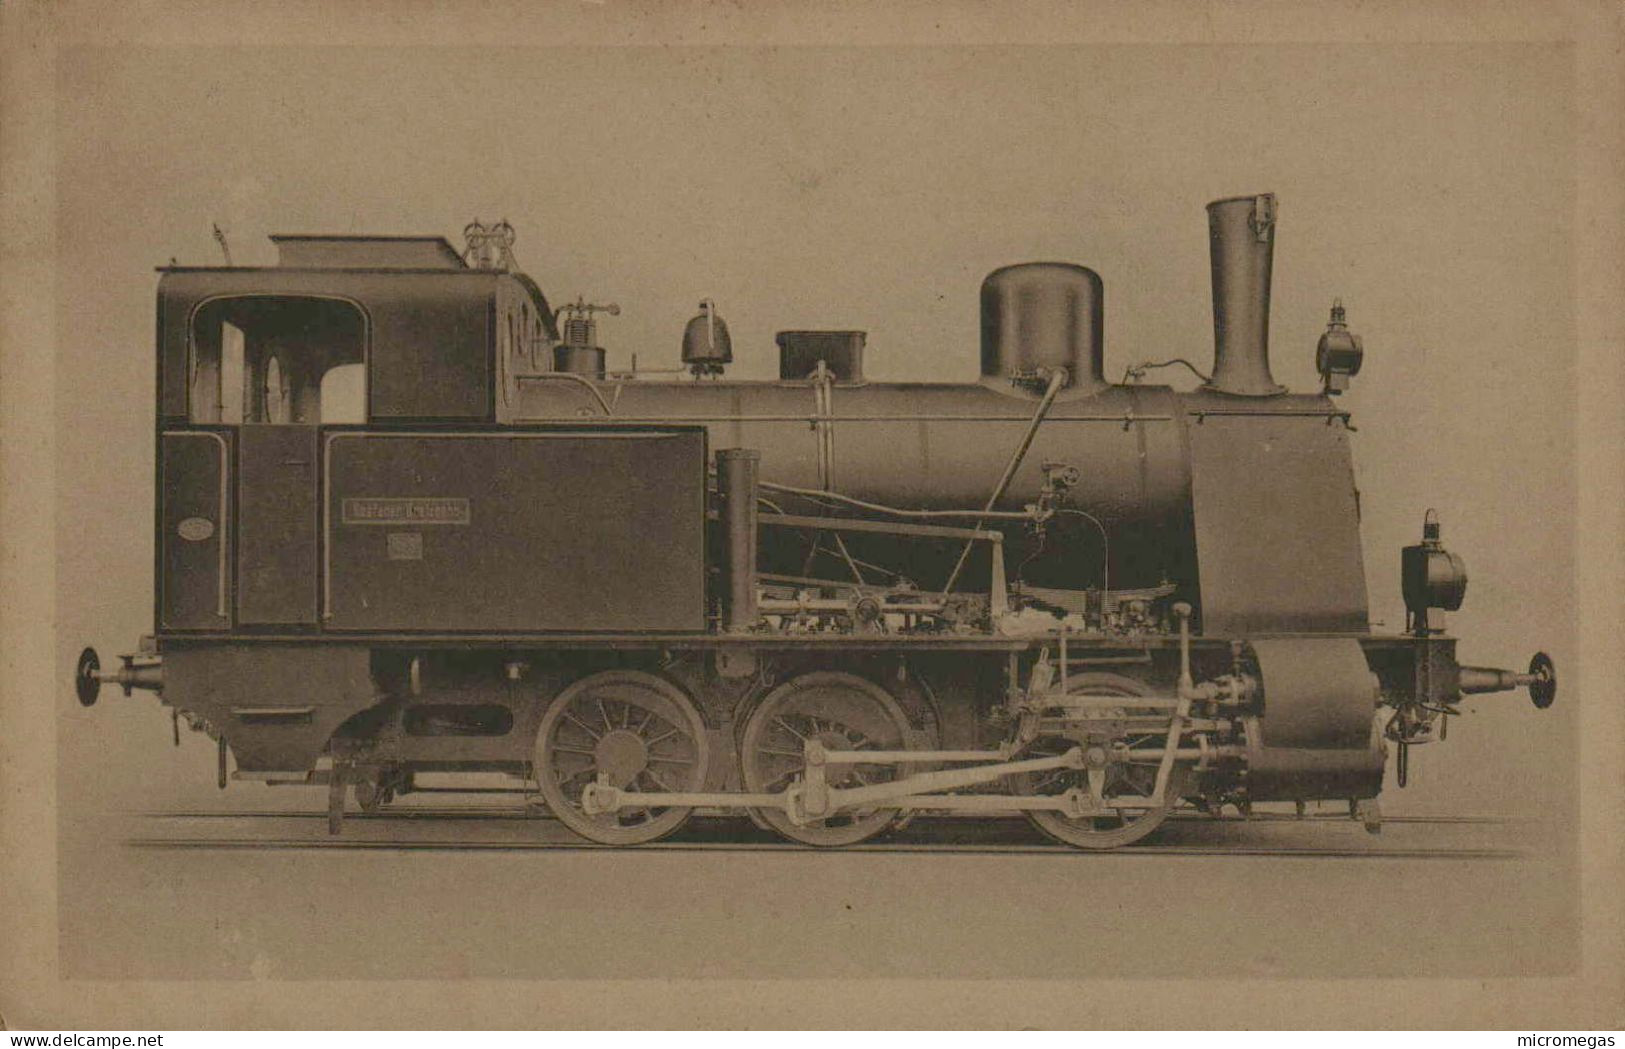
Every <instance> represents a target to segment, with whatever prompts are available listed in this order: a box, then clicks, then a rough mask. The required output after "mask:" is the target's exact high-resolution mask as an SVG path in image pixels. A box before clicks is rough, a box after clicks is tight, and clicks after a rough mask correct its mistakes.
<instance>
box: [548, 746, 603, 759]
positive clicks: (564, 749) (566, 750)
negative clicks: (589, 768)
mask: <svg viewBox="0 0 1625 1049" xmlns="http://www.w3.org/2000/svg"><path fill="white" fill-rule="evenodd" d="M553 749H554V750H555V751H557V752H558V753H560V754H585V755H587V756H588V757H589V758H590V757H596V756H597V752H596V751H592V750H589V749H587V748H585V747H570V746H565V745H564V744H563V743H554V744H553Z"/></svg>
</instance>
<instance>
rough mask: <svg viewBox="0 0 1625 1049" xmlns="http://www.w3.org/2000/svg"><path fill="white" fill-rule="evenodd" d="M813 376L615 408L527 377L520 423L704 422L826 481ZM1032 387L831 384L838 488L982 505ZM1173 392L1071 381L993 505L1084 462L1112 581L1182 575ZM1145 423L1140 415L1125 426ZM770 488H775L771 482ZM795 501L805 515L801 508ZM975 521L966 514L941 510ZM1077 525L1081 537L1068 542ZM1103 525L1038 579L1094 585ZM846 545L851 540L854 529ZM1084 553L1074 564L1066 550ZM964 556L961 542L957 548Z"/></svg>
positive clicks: (1023, 544)
mask: <svg viewBox="0 0 1625 1049" xmlns="http://www.w3.org/2000/svg"><path fill="white" fill-rule="evenodd" d="M814 393H815V391H814V388H813V386H812V385H811V384H810V383H775V382H704V383H697V382H681V383H654V382H640V383H627V384H626V385H624V386H623V387H622V388H621V391H620V394H619V398H618V400H616V401H615V414H614V416H612V417H607V418H606V417H604V416H603V415H602V412H601V410H599V409H597V408H596V407H595V406H594V405H593V404H592V401H591V398H590V396H589V395H588V394H587V392H586V391H585V390H579V389H574V388H572V387H568V386H566V385H565V384H563V383H556V384H554V383H549V384H536V385H534V386H529V385H527V386H526V387H525V388H524V389H523V392H522V398H523V399H522V401H521V403H520V404H519V405H518V406H516V410H515V413H514V417H513V419H512V421H514V422H520V423H544V422H556V421H568V422H570V423H572V424H579V423H581V422H583V421H584V419H585V418H587V417H586V416H584V415H583V414H582V409H588V410H590V411H591V412H592V418H594V419H598V420H602V421H603V422H605V423H611V422H622V423H635V424H651V423H662V422H667V423H676V422H688V423H703V424H704V425H705V426H706V427H707V428H708V430H709V434H710V435H709V440H710V445H711V447H713V448H753V449H756V450H758V451H760V452H761V456H762V457H761V465H760V479H761V481H762V482H763V483H764V485H765V484H779V485H790V486H794V487H800V488H818V487H819V486H820V481H819V458H818V457H819V435H818V433H817V431H816V430H815V428H814V426H813V418H814V416H815V415H816V409H815V404H816V401H815V397H814ZM1036 405H1037V398H1036V397H1033V398H1027V397H1021V396H1012V395H1010V394H1006V393H1001V392H996V391H995V390H992V389H988V388H986V387H984V386H981V385H973V384H963V385H949V384H911V383H863V384H852V385H842V384H836V385H835V387H834V389H833V398H832V414H833V416H834V422H833V423H831V424H828V425H831V426H832V427H833V447H834V452H833V461H832V463H831V475H830V478H831V480H830V483H831V485H832V486H833V488H834V489H835V490H836V491H839V492H841V493H843V494H845V495H849V496H852V497H855V498H858V499H863V500H867V501H870V502H874V503H881V504H884V505H887V506H893V507H903V508H908V509H956V510H957V509H981V508H982V506H983V505H984V504H985V503H986V501H987V498H988V496H989V495H990V494H991V493H992V491H993V488H994V485H995V484H997V482H998V480H999V477H1000V475H1001V474H1002V472H1003V470H1004V468H1005V465H1006V463H1007V462H1008V460H1009V458H1010V454H1011V452H1012V451H1013V450H1014V448H1015V447H1016V445H1017V443H1018V442H1019V441H1020V440H1021V437H1022V435H1023V433H1024V432H1025V430H1026V428H1027V426H1028V424H1029V423H1030V421H1031V419H1032V416H1033V411H1034V409H1035V407H1036ZM1179 412H1180V408H1179V403H1178V397H1177V396H1176V395H1175V394H1173V393H1172V392H1171V391H1169V390H1168V389H1166V388H1164V387H1107V388H1106V389H1105V390H1103V391H1102V392H1100V393H1098V394H1096V395H1093V396H1088V395H1082V394H1081V393H1080V392H1079V391H1068V392H1067V393H1066V394H1063V395H1062V397H1061V398H1059V399H1058V400H1057V401H1056V403H1055V405H1054V406H1053V407H1052V409H1051V410H1050V412H1049V414H1048V416H1047V417H1046V419H1045V421H1044V423H1043V425H1042V426H1040V427H1039V429H1038V433H1037V435H1036V437H1035V438H1034V440H1033V444H1032V447H1031V449H1030V450H1029V451H1028V453H1027V455H1026V456H1025V458H1024V459H1023V462H1022V465H1021V468H1020V469H1019V470H1018V471H1017V473H1016V475H1015V478H1014V479H1013V481H1012V483H1011V485H1010V488H1009V490H1008V491H1007V492H1006V493H1005V496H1004V497H1003V498H1002V499H1001V500H1000V502H999V504H998V506H997V507H996V509H998V510H1005V511H1019V510H1021V509H1022V508H1023V507H1025V506H1027V505H1028V504H1030V503H1033V502H1035V501H1036V500H1037V499H1038V497H1039V493H1040V489H1041V488H1042V487H1043V483H1044V471H1043V464H1045V463H1046V462H1048V463H1059V464H1067V465H1072V466H1076V467H1077V468H1078V472H1079V475H1080V480H1079V482H1078V484H1077V485H1076V486H1075V487H1074V488H1072V489H1071V490H1070V492H1069V495H1068V505H1070V506H1073V507H1076V508H1080V509H1086V510H1087V511H1088V512H1089V513H1091V514H1093V515H1094V516H1096V517H1097V518H1099V520H1100V521H1101V523H1102V524H1103V525H1105V526H1106V528H1107V529H1108V531H1109V532H1110V534H1111V551H1110V553H1111V558H1110V560H1111V567H1110V574H1111V585H1112V586H1113V588H1118V587H1129V586H1139V585H1144V586H1152V585H1156V584H1157V583H1158V582H1160V581H1162V578H1163V577H1164V576H1165V575H1166V576H1168V577H1170V578H1176V579H1177V578H1180V574H1181V573H1185V572H1189V571H1192V566H1191V565H1190V564H1189V563H1188V562H1189V560H1190V559H1192V558H1193V556H1194V555H1193V554H1191V553H1190V546H1191V540H1190V538H1189V528H1190V524H1189V518H1190V508H1189V490H1190V474H1189V466H1188V462H1187V458H1186V453H1185V450H1184V446H1183V442H1182V440H1181V425H1182V424H1181V422H1180V421H1179V418H1178V416H1179ZM1130 420H1134V421H1130ZM764 494H765V495H767V496H769V497H771V498H775V499H778V498H780V497H779V496H777V495H774V494H773V493H772V492H771V491H766V490H764ZM798 512H808V508H807V507H805V506H803V507H800V508H799V511H798ZM935 523H937V524H955V523H959V524H969V523H970V522H969V521H968V520H960V521H944V520H938V521H935ZM1000 527H1003V528H1004V529H1005V531H1006V532H1007V534H1009V535H1010V540H1011V546H1010V556H1009V560H1010V562H1011V563H1012V564H1015V563H1016V562H1017V561H1018V560H1019V559H1020V558H1021V557H1025V556H1026V553H1023V552H1022V551H1024V550H1027V552H1031V551H1030V550H1028V547H1027V544H1028V542H1029V537H1028V536H1027V535H1026V531H1025V529H1024V527H1023V526H1022V525H1021V524H1020V523H1019V522H1013V523H1012V522H1000ZM1064 535H1076V536H1077V537H1078V538H1077V543H1078V544H1083V545H1082V546H1081V547H1079V546H1073V547H1068V546H1067V544H1065V543H1063V542H1061V538H1062V537H1063V536H1064ZM1097 537H1098V533H1097V532H1095V531H1094V526H1093V525H1092V524H1089V523H1088V522H1087V521H1085V520H1083V519H1081V518H1078V517H1076V516H1072V515H1065V516H1063V518H1060V519H1057V520H1056V522H1055V523H1054V527H1053V529H1052V530H1051V532H1050V534H1049V536H1048V537H1047V539H1046V543H1047V548H1046V549H1047V553H1046V554H1045V557H1046V559H1047V560H1045V561H1044V563H1043V564H1036V563H1035V564H1034V565H1032V566H1029V568H1030V570H1031V571H1032V572H1033V573H1035V574H1033V575H1030V576H1029V581H1031V582H1034V583H1039V582H1040V579H1039V577H1040V576H1041V577H1042V578H1043V579H1044V581H1045V583H1044V584H1042V585H1057V586H1069V585H1070V586H1079V587H1081V586H1090V585H1098V583H1099V582H1100V579H1099V570H1098V563H1097V561H1096V557H1097V555H1096V550H1097V549H1098V547H1097V543H1098V538H1097ZM848 539H849V541H850V537H848ZM1080 549H1082V550H1086V551H1087V556H1078V557H1075V558H1074V559H1073V560H1072V561H1069V560H1068V556H1069V554H1068V551H1069V550H1070V551H1071V553H1072V554H1077V552H1078V550H1080ZM951 553H957V549H955V550H954V551H951Z"/></svg>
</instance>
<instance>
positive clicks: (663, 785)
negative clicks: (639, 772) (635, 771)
mask: <svg viewBox="0 0 1625 1049" xmlns="http://www.w3.org/2000/svg"><path fill="white" fill-rule="evenodd" d="M643 775H645V776H648V777H649V778H650V779H651V780H653V781H654V785H655V786H657V787H659V788H660V789H661V790H663V791H665V792H666V793H667V794H676V793H677V788H676V787H673V786H672V785H671V784H670V783H667V782H666V781H665V780H663V779H661V778H660V776H659V774H658V773H656V772H655V770H654V769H651V768H645V769H644V770H643Z"/></svg>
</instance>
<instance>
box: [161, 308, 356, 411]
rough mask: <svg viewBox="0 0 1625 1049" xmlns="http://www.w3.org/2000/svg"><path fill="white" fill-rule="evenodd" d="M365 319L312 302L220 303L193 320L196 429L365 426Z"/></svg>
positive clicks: (353, 310)
mask: <svg viewBox="0 0 1625 1049" xmlns="http://www.w3.org/2000/svg"><path fill="white" fill-rule="evenodd" d="M365 345H366V320H365V318H364V317H363V316H362V314H361V311H360V310H359V309H358V308H357V307H356V306H355V305H353V304H351V303H348V302H343V301H340V300H337V299H319V298H312V297H308V296H285V295H244V296H237V297H233V298H226V299H215V300H213V301H211V302H208V303H205V304H204V305H203V306H201V307H200V308H199V309H198V310H197V312H196V314H194V316H193V320H192V354H191V382H190V393H191V396H190V405H191V406H190V417H191V420H192V421H193V422H195V423H222V424H226V425H235V424H238V423H244V424H252V423H272V424H277V423H282V424H286V423H304V424H310V425H314V424H316V423H362V422H366V420H367V389H366V387H367V383H366V354H365Z"/></svg>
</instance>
